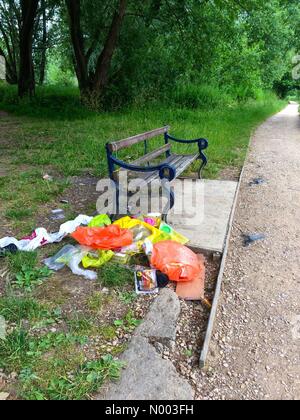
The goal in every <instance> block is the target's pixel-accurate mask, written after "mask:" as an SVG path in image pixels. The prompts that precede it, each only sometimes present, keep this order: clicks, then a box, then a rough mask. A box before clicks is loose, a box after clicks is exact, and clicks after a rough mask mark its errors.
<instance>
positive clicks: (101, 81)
mask: <svg viewBox="0 0 300 420" xmlns="http://www.w3.org/2000/svg"><path fill="white" fill-rule="evenodd" d="M66 5H67V9H68V13H69V21H70V33H71V39H72V44H73V49H74V58H75V63H76V64H75V70H76V75H77V79H78V83H79V89H80V93H81V97H82V100H83V102H84V103H86V104H87V105H88V106H90V107H92V108H97V107H98V106H99V104H100V101H101V95H102V93H103V90H104V88H105V87H106V86H107V83H108V76H109V69H110V66H111V61H112V57H113V54H114V51H115V49H116V46H117V42H118V38H119V34H120V30H121V27H122V23H123V20H124V17H125V12H126V7H127V0H119V7H118V10H117V11H116V12H115V14H114V17H113V20H112V23H111V27H110V30H109V33H108V35H107V38H106V41H105V44H104V48H103V50H102V52H101V54H100V55H99V57H98V60H97V64H96V69H95V71H94V72H89V59H90V57H91V53H92V51H93V47H91V48H90V49H89V50H88V51H87V52H86V51H85V46H84V37H83V33H82V30H81V23H80V16H81V5H80V0H66Z"/></svg>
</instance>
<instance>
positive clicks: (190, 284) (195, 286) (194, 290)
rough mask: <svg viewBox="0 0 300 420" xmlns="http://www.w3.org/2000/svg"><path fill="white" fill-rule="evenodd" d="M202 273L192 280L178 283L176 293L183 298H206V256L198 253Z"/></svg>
mask: <svg viewBox="0 0 300 420" xmlns="http://www.w3.org/2000/svg"><path fill="white" fill-rule="evenodd" d="M197 257H198V261H199V266H200V269H201V270H200V273H199V275H198V276H197V277H195V278H194V279H193V280H192V281H185V282H179V283H177V288H176V293H177V296H179V297H180V298H181V299H185V300H204V299H205V296H204V294H205V258H204V256H203V255H197Z"/></svg>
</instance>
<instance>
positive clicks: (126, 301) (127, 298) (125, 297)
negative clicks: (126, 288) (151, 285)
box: [118, 291, 137, 305]
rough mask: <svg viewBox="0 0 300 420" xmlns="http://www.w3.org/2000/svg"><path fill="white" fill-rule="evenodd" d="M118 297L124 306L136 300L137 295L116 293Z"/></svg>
mask: <svg viewBox="0 0 300 420" xmlns="http://www.w3.org/2000/svg"><path fill="white" fill-rule="evenodd" d="M118 297H119V299H120V301H121V302H123V303H124V304H125V305H130V304H131V303H132V302H134V301H135V300H136V299H137V294H136V293H135V292H120V291H119V292H118Z"/></svg>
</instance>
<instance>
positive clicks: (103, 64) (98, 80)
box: [93, 0, 127, 94]
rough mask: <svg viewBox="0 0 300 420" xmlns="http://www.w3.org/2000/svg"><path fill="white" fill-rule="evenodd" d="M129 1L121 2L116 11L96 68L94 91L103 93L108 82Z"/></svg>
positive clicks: (122, 0)
mask: <svg viewBox="0 0 300 420" xmlns="http://www.w3.org/2000/svg"><path fill="white" fill-rule="evenodd" d="M126 6H127V0H120V3H119V9H118V10H117V11H116V13H115V15H114V17H113V21H112V24H111V28H110V31H109V34H108V36H107V39H106V42H105V45H104V48H103V51H102V53H101V55H100V57H99V59H98V62H97V66H96V73H95V79H94V83H93V88H94V90H96V91H98V92H99V94H101V93H102V91H103V89H104V88H105V87H106V85H107V82H108V74H109V69H110V66H111V61H112V57H113V54H114V51H115V49H116V46H117V43H118V39H119V35H120V31H121V27H122V23H123V20H124V17H125V13H126Z"/></svg>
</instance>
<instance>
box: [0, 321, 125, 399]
mask: <svg viewBox="0 0 300 420" xmlns="http://www.w3.org/2000/svg"><path fill="white" fill-rule="evenodd" d="M85 342H86V339H85V338H84V337H81V336H78V335H73V334H59V333H58V334H53V333H49V334H47V335H44V336H42V337H39V338H36V337H33V336H31V335H30V334H29V333H28V332H26V331H24V330H22V329H21V328H18V329H16V330H15V331H13V332H12V333H11V334H9V335H8V336H7V338H6V340H0V368H2V369H5V370H6V371H7V370H9V371H14V372H17V373H18V374H19V395H20V396H21V397H22V398H23V399H26V400H81V399H88V398H90V396H91V394H92V393H94V392H96V391H97V390H99V388H100V387H101V385H102V384H103V383H104V382H105V381H106V380H107V379H117V378H119V375H120V371H121V368H122V364H121V363H120V362H118V361H116V360H115V359H114V358H113V356H111V355H107V356H103V357H101V358H100V360H95V361H89V362H84V356H83V354H82V353H81V351H80V346H81V345H82V344H84V343H85ZM118 350H120V349H118ZM59 355H64V358H61V357H60V356H59Z"/></svg>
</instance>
